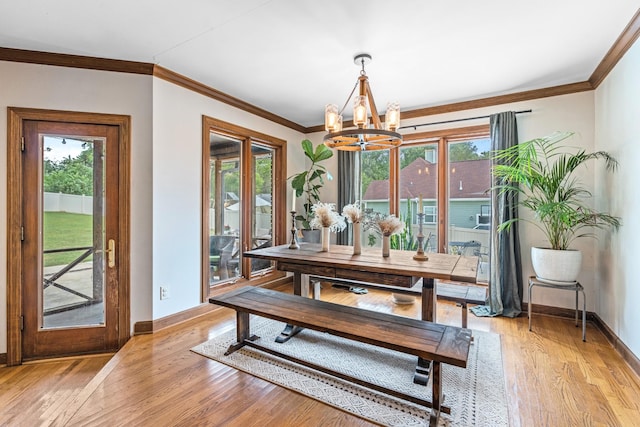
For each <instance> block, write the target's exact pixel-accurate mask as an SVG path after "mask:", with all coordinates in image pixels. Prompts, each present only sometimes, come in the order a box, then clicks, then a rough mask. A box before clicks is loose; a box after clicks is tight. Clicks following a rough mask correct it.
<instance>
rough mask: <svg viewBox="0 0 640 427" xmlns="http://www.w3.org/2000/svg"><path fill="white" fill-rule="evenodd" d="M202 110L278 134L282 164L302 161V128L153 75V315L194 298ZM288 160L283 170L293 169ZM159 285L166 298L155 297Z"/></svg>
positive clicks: (185, 305) (191, 302)
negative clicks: (283, 150) (283, 155)
mask: <svg viewBox="0 0 640 427" xmlns="http://www.w3.org/2000/svg"><path fill="white" fill-rule="evenodd" d="M202 115H206V116H209V117H213V118H216V119H220V120H224V121H226V122H230V123H233V124H235V125H238V126H242V127H245V128H249V129H252V130H254V131H258V132H262V133H265V134H267V135H271V136H273V137H276V138H280V139H284V140H286V141H287V157H288V158H287V164H288V165H291V166H298V168H299V169H302V166H303V165H304V155H303V153H302V150H301V149H300V145H299V143H300V141H301V140H302V138H303V137H304V135H303V134H301V133H299V132H296V131H293V130H291V129H289V128H286V127H284V126H280V125H278V124H275V123H273V122H270V121H268V120H265V119H262V118H259V117H256V116H253V115H251V114H248V113H246V112H244V111H242V110H239V109H237V108H233V107H230V106H229V105H226V104H223V103H220V102H217V101H215V100H213V99H211V98H208V97H205V96H202V95H199V94H197V93H195V92H192V91H189V90H187V89H183V88H181V87H179V86H176V85H174V84H172V83H169V82H166V81H164V80H161V79H157V78H156V79H154V80H153V289H152V292H151V293H150V295H151V296H152V300H153V319H157V318H160V317H164V316H167V315H169V314H173V313H176V312H179V311H182V310H186V309H188V308H191V307H194V306H196V305H198V304H199V303H200V283H201V282H200V259H201V257H200V212H201V201H200V198H201V189H202V185H201V180H202V166H201V161H202V160H201V159H202ZM291 166H290V169H291V171H290V172H289V173H288V175H291V174H292V173H293V172H297V171H294V170H293V168H292V167H291ZM287 188H288V187H287ZM286 195H287V197H288V198H289V201H288V202H287V206H290V197H291V193H290V192H289V191H287V192H286ZM160 286H167V287H168V288H169V294H170V297H169V298H168V299H164V300H160Z"/></svg>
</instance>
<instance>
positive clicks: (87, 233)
mask: <svg viewBox="0 0 640 427" xmlns="http://www.w3.org/2000/svg"><path fill="white" fill-rule="evenodd" d="M43 228H44V232H43V237H42V238H43V245H44V250H48V249H64V248H77V247H88V246H93V216H92V215H82V214H74V213H67V212H45V213H44V227H43ZM83 252H84V251H73V252H60V253H52V254H45V255H44V266H45V267H48V266H51V265H64V264H68V263H70V262H71V261H73V260H74V259H76V258H77V257H78V256H80V254H82V253H83ZM91 259H92V257H91V256H89V257H88V258H85V261H90V260H91Z"/></svg>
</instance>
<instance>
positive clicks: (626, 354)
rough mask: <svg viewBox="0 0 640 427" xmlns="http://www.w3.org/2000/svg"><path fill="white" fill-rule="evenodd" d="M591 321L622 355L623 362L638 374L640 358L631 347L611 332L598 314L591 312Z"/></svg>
mask: <svg viewBox="0 0 640 427" xmlns="http://www.w3.org/2000/svg"><path fill="white" fill-rule="evenodd" d="M593 323H594V324H595V325H596V327H597V328H598V329H600V331H601V332H602V333H603V335H604V336H605V337H606V338H607V340H608V341H609V342H610V343H611V345H612V346H613V348H615V349H616V351H617V352H618V353H619V354H620V356H622V358H623V359H624V361H625V362H627V364H628V365H629V367H630V368H631V369H632V370H633V371H634V372H635V373H636V375H638V376H640V359H639V358H638V357H637V356H636V355H635V354H633V352H632V351H631V349H629V347H627V346H626V344H625V343H623V342H622V340H620V338H619V337H618V336H617V335H616V334H615V332H613V330H612V329H611V328H610V327H609V326H608V325H607V324H606V323H604V322H603V321H602V319H601V318H600V316H598V315H597V314H595V313H593Z"/></svg>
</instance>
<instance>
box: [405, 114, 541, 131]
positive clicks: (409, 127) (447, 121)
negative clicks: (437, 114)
mask: <svg viewBox="0 0 640 427" xmlns="http://www.w3.org/2000/svg"><path fill="white" fill-rule="evenodd" d="M530 112H531V110H530V109H529V110H521V111H516V114H523V113H530ZM489 117H491V115H487V116H478V117H467V118H466V119H453V120H444V121H442V122H433V123H422V124H419V125H409V126H400V127H399V128H398V129H411V128H413V129H414V130H417V129H418V127H420V126H432V125H441V124H444V123H455V122H464V121H466V120H477V119H488V118H489Z"/></svg>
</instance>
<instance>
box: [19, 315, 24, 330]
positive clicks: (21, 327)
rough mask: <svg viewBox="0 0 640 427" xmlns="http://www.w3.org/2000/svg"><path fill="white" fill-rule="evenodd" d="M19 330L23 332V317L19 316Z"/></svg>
mask: <svg viewBox="0 0 640 427" xmlns="http://www.w3.org/2000/svg"><path fill="white" fill-rule="evenodd" d="M20 330H21V331H24V316H22V315H20Z"/></svg>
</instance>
